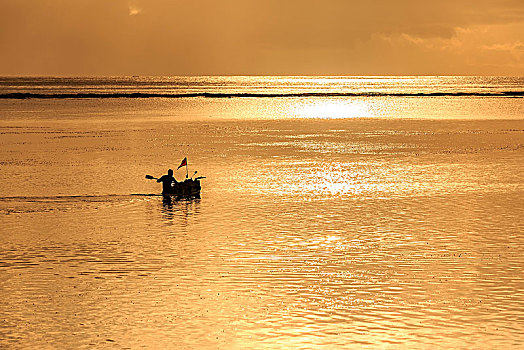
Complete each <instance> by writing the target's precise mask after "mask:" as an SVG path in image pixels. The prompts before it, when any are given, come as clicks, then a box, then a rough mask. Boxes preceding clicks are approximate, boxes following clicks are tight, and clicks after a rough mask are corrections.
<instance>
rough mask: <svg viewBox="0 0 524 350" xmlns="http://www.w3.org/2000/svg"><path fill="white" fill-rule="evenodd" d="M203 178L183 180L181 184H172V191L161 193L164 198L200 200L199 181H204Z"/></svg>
mask: <svg viewBox="0 0 524 350" xmlns="http://www.w3.org/2000/svg"><path fill="white" fill-rule="evenodd" d="M204 178H205V177H204V176H200V177H197V178H195V179H185V180H184V181H182V182H176V183H175V182H174V183H172V189H173V191H170V192H167V193H162V195H164V196H174V197H176V199H192V198H200V190H201V189H202V187H201V186H200V179H204Z"/></svg>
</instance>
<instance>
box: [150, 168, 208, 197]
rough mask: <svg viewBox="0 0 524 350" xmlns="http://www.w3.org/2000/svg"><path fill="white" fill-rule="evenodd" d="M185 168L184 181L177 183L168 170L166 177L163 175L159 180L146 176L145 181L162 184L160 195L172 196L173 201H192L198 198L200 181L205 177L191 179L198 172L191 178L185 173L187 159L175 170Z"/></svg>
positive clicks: (171, 171) (170, 170) (171, 172)
mask: <svg viewBox="0 0 524 350" xmlns="http://www.w3.org/2000/svg"><path fill="white" fill-rule="evenodd" d="M184 165H185V166H186V179H185V180H184V181H181V182H179V181H177V180H176V179H175V177H174V176H173V170H172V169H169V171H168V172H167V175H163V176H161V177H159V178H157V177H154V176H151V175H146V179H149V180H156V181H157V182H161V183H162V195H163V196H172V197H174V199H175V200H180V199H193V198H200V190H201V188H202V187H201V186H200V180H201V179H205V178H206V177H205V176H198V177H195V178H193V177H194V176H195V175H196V174H197V173H198V172H197V171H195V172H194V173H193V175H192V176H191V177H189V176H188V172H187V158H184V160H183V161H182V164H180V166H179V167H178V168H177V170H178V169H180V167H182V166H184Z"/></svg>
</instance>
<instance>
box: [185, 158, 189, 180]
mask: <svg viewBox="0 0 524 350" xmlns="http://www.w3.org/2000/svg"><path fill="white" fill-rule="evenodd" d="M188 177H189V173H188V171H187V160H186V179H187V178H188Z"/></svg>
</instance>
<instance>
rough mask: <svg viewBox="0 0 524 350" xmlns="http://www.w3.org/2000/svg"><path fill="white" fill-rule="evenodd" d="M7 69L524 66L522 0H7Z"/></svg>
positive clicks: (183, 71) (3, 47)
mask: <svg viewBox="0 0 524 350" xmlns="http://www.w3.org/2000/svg"><path fill="white" fill-rule="evenodd" d="M0 75H57V76H82V75H89V76H94V75H95V76H96V75H98V76H100V75H111V76H113V75H157V76H158V75H164V76H173V75H524V0H436V1H434V0H425V1H424V0H423V1H421V0H365V1H363V0H359V1H354V0H318V1H314V0H0Z"/></svg>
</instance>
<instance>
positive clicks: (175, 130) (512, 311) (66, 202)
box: [0, 76, 524, 349]
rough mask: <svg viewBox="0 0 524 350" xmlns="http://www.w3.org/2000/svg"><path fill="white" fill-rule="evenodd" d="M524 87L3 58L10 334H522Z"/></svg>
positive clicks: (513, 340)
mask: <svg viewBox="0 0 524 350" xmlns="http://www.w3.org/2000/svg"><path fill="white" fill-rule="evenodd" d="M523 96H524V77H474V76H468V77H461V76H458V77H451V76H446V77H411V76H398V77H394V76H387V77H316V76H299V77H256V76H247V77H221V76H210V77H141V76H134V77H104V78H100V77H1V78H0V291H1V294H0V348H2V349H142V348H144V349H361V348H368V349H384V348H387V349H404V348H410V349H449V348H454V349H496V348H506V349H522V348H524V274H523V270H524V200H523V199H524V99H523ZM184 158H187V167H186V166H182V167H179V165H180V164H181V162H182V160H183V159H184ZM168 169H173V170H174V171H175V177H176V178H177V179H178V180H179V181H182V180H184V179H185V178H186V176H187V177H197V176H203V177H205V178H202V179H201V180H200V181H201V186H202V191H201V198H200V199H191V200H183V199H182V200H175V199H173V198H170V197H166V198H164V197H162V196H161V195H160V192H161V186H160V184H158V183H157V182H156V181H154V180H149V179H146V178H145V175H152V176H154V177H159V176H161V175H163V174H166V173H167V171H168ZM195 173H196V174H195Z"/></svg>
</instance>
